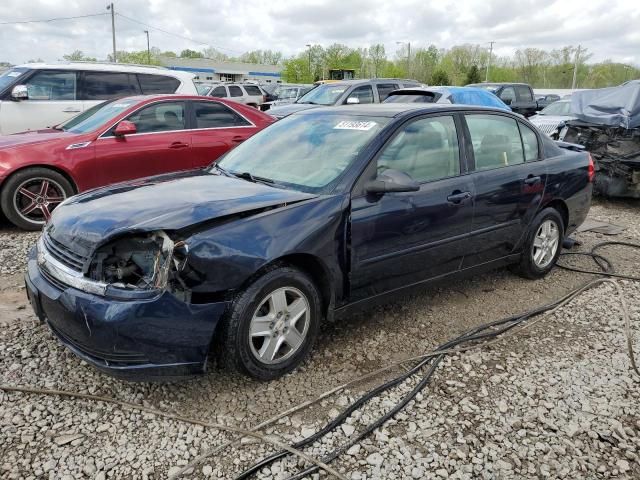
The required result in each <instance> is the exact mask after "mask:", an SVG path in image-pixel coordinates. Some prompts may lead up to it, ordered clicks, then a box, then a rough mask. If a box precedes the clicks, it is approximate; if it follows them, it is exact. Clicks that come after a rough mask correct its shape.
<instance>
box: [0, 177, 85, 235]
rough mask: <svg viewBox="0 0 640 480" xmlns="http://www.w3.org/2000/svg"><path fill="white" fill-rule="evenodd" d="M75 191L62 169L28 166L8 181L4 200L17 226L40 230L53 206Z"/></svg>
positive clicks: (2, 195)
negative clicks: (58, 170)
mask: <svg viewBox="0 0 640 480" xmlns="http://www.w3.org/2000/svg"><path fill="white" fill-rule="evenodd" d="M73 194H74V191H73V186H72V185H71V183H70V182H69V181H68V180H67V179H66V178H65V177H64V176H63V175H61V174H60V173H58V172H56V171H54V170H50V169H48V168H27V169H25V170H21V171H19V172H17V173H16V174H14V175H12V176H11V177H9V179H8V180H7V181H6V183H5V185H4V187H3V189H2V194H1V195H0V204H1V205H2V211H3V212H4V214H5V216H6V217H7V219H9V221H10V222H11V223H13V224H14V225H15V226H17V227H19V228H22V229H24V230H39V229H40V228H42V226H43V225H44V224H45V223H46V221H47V220H49V218H50V217H51V213H52V212H53V210H54V209H55V208H56V207H57V206H58V205H60V204H61V203H62V202H63V201H64V200H65V199H66V198H67V197H70V196H71V195H73Z"/></svg>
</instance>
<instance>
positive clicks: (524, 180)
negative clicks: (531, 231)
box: [464, 114, 547, 267]
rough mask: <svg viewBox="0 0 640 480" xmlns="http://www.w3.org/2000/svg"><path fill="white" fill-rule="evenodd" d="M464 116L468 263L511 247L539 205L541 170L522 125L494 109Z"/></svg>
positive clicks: (532, 138)
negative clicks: (470, 202)
mask: <svg viewBox="0 0 640 480" xmlns="http://www.w3.org/2000/svg"><path fill="white" fill-rule="evenodd" d="M465 119H466V124H467V127H468V132H469V136H470V141H471V143H472V151H473V157H474V163H475V167H474V170H475V171H474V172H472V173H471V174H470V176H471V177H472V178H473V183H474V188H475V192H476V199H475V200H476V209H475V214H474V217H473V240H472V247H471V249H470V251H469V255H467V257H466V258H465V262H464V267H468V266H472V265H476V264H482V263H485V262H490V261H492V260H497V259H500V258H503V257H505V256H507V255H509V254H511V253H513V252H514V250H515V249H516V248H517V246H518V245H519V243H520V242H521V240H522V237H523V235H525V234H526V232H527V229H528V226H529V224H530V223H531V221H532V220H533V217H534V216H535V214H536V212H537V210H538V207H539V206H540V202H541V201H542V196H543V194H544V188H545V183H546V177H547V172H546V164H545V163H544V162H542V161H538V159H539V147H538V137H537V135H536V133H535V132H533V130H531V129H530V128H529V127H528V126H526V125H524V124H523V123H521V122H517V121H516V120H515V119H513V118H512V117H510V116H506V115H499V114H467V115H465ZM521 131H522V135H521V133H520V132H521Z"/></svg>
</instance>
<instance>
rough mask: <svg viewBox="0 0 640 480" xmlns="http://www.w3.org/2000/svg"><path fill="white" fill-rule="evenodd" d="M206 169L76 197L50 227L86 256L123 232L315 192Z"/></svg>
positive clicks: (183, 223) (174, 225)
mask: <svg viewBox="0 0 640 480" xmlns="http://www.w3.org/2000/svg"><path fill="white" fill-rule="evenodd" d="M314 197H315V195H312V194H308V193H304V192H298V191H294V190H283V189H280V188H275V187H270V186H268V185H263V184H259V183H252V182H249V181H246V180H242V179H237V178H231V177H226V176H222V175H214V174H211V173H208V172H206V171H204V170H198V171H192V172H187V173H181V174H172V175H163V176H158V177H150V178H146V179H142V180H137V181H132V182H127V183H122V184H118V185H114V186H111V187H105V188H100V189H96V190H91V191H89V192H86V193H83V194H80V195H76V196H75V197H71V198H70V199H69V200H67V201H66V202H64V204H62V205H60V206H59V207H58V208H56V209H55V210H54V212H53V215H52V217H51V220H50V221H49V223H48V225H47V227H46V229H47V233H48V234H49V235H50V236H51V237H52V238H53V239H55V240H57V241H58V242H60V243H62V244H63V245H65V246H67V247H70V248H72V250H73V251H74V252H76V253H78V254H81V255H83V256H89V255H91V254H92V253H93V251H94V250H95V248H96V247H97V246H98V245H101V244H103V243H104V242H105V241H107V240H108V239H109V238H111V237H114V236H117V235H118V234H121V233H124V232H128V231H131V232H134V231H153V230H180V229H183V228H187V227H190V226H193V225H196V224H198V223H201V222H205V221H208V220H214V219H216V218H219V217H224V216H227V215H232V214H237V213H242V212H246V211H249V210H254V209H261V208H265V207H270V206H276V205H279V204H284V203H291V202H295V201H300V200H306V199H310V198H314Z"/></svg>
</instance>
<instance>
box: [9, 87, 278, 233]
mask: <svg viewBox="0 0 640 480" xmlns="http://www.w3.org/2000/svg"><path fill="white" fill-rule="evenodd" d="M273 121H274V119H273V117H271V116H269V115H266V114H264V113H262V112H260V111H258V110H256V109H255V108H251V107H248V106H246V105H242V104H239V103H236V102H230V101H225V100H222V99H219V98H212V97H197V96H177V95H155V96H144V97H143V96H138V97H127V98H121V99H117V100H110V101H106V102H104V103H101V104H99V105H96V106H95V107H93V108H91V109H89V110H87V111H85V112H84V113H82V114H80V115H78V116H77V117H75V118H73V119H71V120H69V121H68V122H66V123H64V124H61V125H59V126H57V127H54V128H52V129H48V130H41V131H37V132H28V133H18V134H15V135H8V136H5V137H0V203H1V206H2V211H3V212H4V214H5V216H6V217H7V218H8V219H9V220H10V221H11V222H12V223H14V224H15V225H16V226H18V227H21V228H24V229H28V230H36V229H39V228H40V227H41V226H42V225H43V224H44V223H45V222H46V221H47V220H48V218H49V216H50V215H51V211H52V210H53V209H54V208H55V207H56V206H57V205H59V204H60V203H61V202H62V201H64V199H65V198H67V197H69V196H71V195H74V194H75V193H78V192H82V191H84V190H88V189H90V188H95V187H100V186H103V185H108V184H110V183H116V182H121V181H124V180H131V179H135V178H140V177H147V176H151V175H157V174H161V173H166V172H174V171H179V170H190V169H194V168H199V167H205V166H207V165H209V164H211V163H212V162H213V161H214V160H216V159H217V158H218V157H220V155H222V154H223V153H225V152H227V151H228V150H230V149H231V148H233V147H234V146H235V145H237V144H238V143H240V142H242V141H244V140H246V139H247V138H249V137H250V136H251V135H253V134H254V133H256V132H257V131H259V130H262V129H263V128H264V127H266V126H267V125H268V124H270V123H271V122H273Z"/></svg>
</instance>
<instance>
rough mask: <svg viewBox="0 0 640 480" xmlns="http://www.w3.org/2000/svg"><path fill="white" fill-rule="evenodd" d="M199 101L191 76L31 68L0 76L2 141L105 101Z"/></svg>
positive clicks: (150, 70)
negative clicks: (171, 97)
mask: <svg viewBox="0 0 640 480" xmlns="http://www.w3.org/2000/svg"><path fill="white" fill-rule="evenodd" d="M155 93H160V94H166V93H183V94H189V95H197V94H198V92H197V90H196V86H195V84H194V83H193V74H191V73H188V72H182V71H177V70H169V69H166V68H161V67H144V66H136V65H126V64H114V63H104V64H101V63H83V62H70V63H61V64H43V63H32V64H26V65H19V66H16V67H12V68H10V69H9V70H7V71H5V72H3V73H2V74H0V135H9V134H11V133H16V132H24V131H27V130H40V129H43V128H47V127H51V126H53V125H57V124H59V123H62V122H64V121H66V120H68V119H70V118H71V117H73V116H75V115H78V114H79V113H81V112H82V111H84V110H86V109H87V108H90V107H92V106H93V105H96V104H98V103H100V102H102V101H104V100H109V99H112V98H118V97H126V96H129V95H140V94H142V95H148V94H155Z"/></svg>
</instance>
